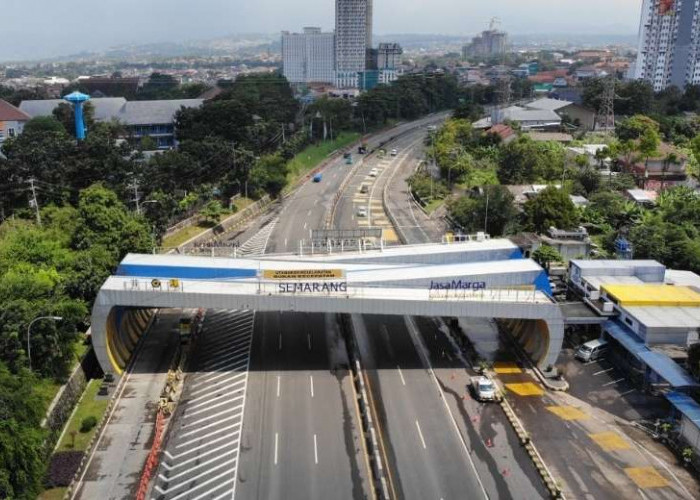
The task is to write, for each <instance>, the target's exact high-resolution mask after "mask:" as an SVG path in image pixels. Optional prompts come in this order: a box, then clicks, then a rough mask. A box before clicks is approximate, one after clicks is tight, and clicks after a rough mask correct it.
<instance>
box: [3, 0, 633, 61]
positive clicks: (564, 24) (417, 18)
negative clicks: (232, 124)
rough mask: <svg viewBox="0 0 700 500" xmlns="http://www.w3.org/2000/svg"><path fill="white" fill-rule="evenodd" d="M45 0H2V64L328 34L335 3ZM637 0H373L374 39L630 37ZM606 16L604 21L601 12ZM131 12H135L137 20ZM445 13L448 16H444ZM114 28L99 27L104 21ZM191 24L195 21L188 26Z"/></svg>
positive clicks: (325, 0) (328, 0)
mask: <svg viewBox="0 0 700 500" xmlns="http://www.w3.org/2000/svg"><path fill="white" fill-rule="evenodd" d="M49 5H50V4H49V3H48V1H47V0H30V1H22V0H7V1H6V2H4V5H3V13H4V21H5V22H4V26H3V32H4V34H5V35H6V37H7V39H9V40H13V42H14V43H12V44H7V45H6V46H4V47H0V60H20V59H33V58H49V57H55V56H62V55H67V54H71V53H77V52H81V51H86V52H94V51H101V50H105V49H108V48H110V47H114V46H118V45H129V44H143V43H162V42H182V41H188V40H199V39H209V38H213V37H221V36H227V35H231V34H235V33H266V34H267V33H269V34H274V33H279V32H280V31H283V30H290V31H298V30H300V29H301V28H302V27H303V26H319V27H322V28H323V30H324V31H330V30H332V29H333V28H334V9H335V1H334V0H300V1H299V2H297V3H296V4H295V5H297V6H298V7H297V8H295V9H293V10H290V9H280V8H279V6H280V2H279V0H260V1H258V2H255V3H250V2H243V1H242V0H233V1H230V0H203V1H202V2H198V3H197V4H196V5H195V4H188V3H185V2H181V1H180V0H172V1H166V0H153V1H151V2H148V3H147V4H144V3H143V2H136V1H135V0H124V1H122V2H120V3H119V4H116V3H114V4H106V5H105V4H100V5H99V8H95V7H94V3H89V2H87V1H86V0H76V1H75V2H73V5H74V8H76V9H78V10H80V11H81V16H80V17H79V18H78V17H74V16H73V15H72V14H71V13H70V12H68V11H65V12H63V11H56V12H51V15H48V14H47V15H44V16H42V15H37V14H36V12H48V11H47V10H46V9H45V7H49ZM640 9H641V0H591V1H589V2H580V3H573V2H572V3H571V4H570V5H567V6H566V7H565V8H563V7H561V3H560V2H555V1H554V0H534V1H533V2H530V3H529V4H528V7H527V8H524V7H523V6H522V3H521V2H517V1H516V0H498V1H496V2H490V3H489V4H488V5H483V4H478V3H476V2H464V1H459V0H434V1H433V2H430V3H429V4H423V3H420V4H406V3H405V2H400V1H399V0H379V1H376V0H375V2H374V26H373V30H374V32H375V33H377V34H391V33H417V34H419V33H429V34H449V35H463V36H465V37H466V36H471V35H474V34H475V33H477V32H479V31H481V30H483V29H484V28H485V27H486V26H487V25H488V22H489V20H490V19H491V17H499V18H500V19H501V21H502V25H503V27H504V29H506V30H507V31H508V32H509V33H512V34H534V33H552V34H556V33H572V34H635V33H636V32H637V28H638V25H639V14H640ZM603 10H605V11H606V16H605V21H604V22H601V21H600V16H599V13H600V12H601V11H603ZM135 13H136V14H135ZM446 14H447V15H446ZM104 19H112V20H114V22H112V23H110V24H109V26H105V25H104V22H103V20H104ZM193 19H195V20H197V22H196V23H193V21H192V20H193Z"/></svg>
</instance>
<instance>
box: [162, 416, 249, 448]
mask: <svg viewBox="0 0 700 500" xmlns="http://www.w3.org/2000/svg"><path fill="white" fill-rule="evenodd" d="M239 417H240V415H231V416H230V417H226V418H222V419H221V420H219V421H218V422H214V423H213V424H209V425H205V426H204V427H200V428H199V429H195V430H193V431H188V432H185V433H184V434H180V436H181V437H186V436H191V435H192V434H197V433H198V432H200V431H203V430H205V429H209V428H210V427H215V426H216V425H217V424H221V423H223V422H228V421H229V420H236V419H237V418H239ZM234 425H240V422H237V423H236V424H234ZM221 431H222V429H219V430H217V431H214V432H213V433H212V434H216V433H217V432H221ZM210 435H211V434H207V436H210ZM204 437H205V436H201V438H204ZM178 446H180V445H177V446H175V448H177V447H178Z"/></svg>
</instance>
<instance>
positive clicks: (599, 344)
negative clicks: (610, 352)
mask: <svg viewBox="0 0 700 500" xmlns="http://www.w3.org/2000/svg"><path fill="white" fill-rule="evenodd" d="M607 348H608V343H607V342H606V341H605V340H601V339H596V340H589V341H588V342H586V343H585V344H581V345H580V346H579V348H578V349H577V350H576V354H575V356H576V357H577V358H578V359H580V360H581V361H583V362H584V363H586V362H588V361H595V360H596V359H598V358H599V357H600V356H601V355H602V354H603V353H604V352H605V351H606V350H607Z"/></svg>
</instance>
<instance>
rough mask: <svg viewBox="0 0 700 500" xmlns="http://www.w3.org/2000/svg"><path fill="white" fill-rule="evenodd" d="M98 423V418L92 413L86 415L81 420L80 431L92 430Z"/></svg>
mask: <svg viewBox="0 0 700 500" xmlns="http://www.w3.org/2000/svg"><path fill="white" fill-rule="evenodd" d="M96 425H97V418H95V417H93V416H92V415H90V416H89V417H85V418H84V419H83V421H82V422H80V432H90V431H91V430H92V428H93V427H95V426H96Z"/></svg>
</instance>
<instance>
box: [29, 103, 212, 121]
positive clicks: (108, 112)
mask: <svg viewBox="0 0 700 500" xmlns="http://www.w3.org/2000/svg"><path fill="white" fill-rule="evenodd" d="M62 102H65V101H64V100H63V99H45V100H27V101H22V103H21V104H20V106H19V109H20V110H21V111H23V112H24V113H26V114H28V115H29V116H31V117H35V116H51V115H52V114H53V110H54V109H55V108H56V107H57V106H58V105H59V104H61V103H62ZM90 102H91V103H92V105H93V106H94V109H95V120H97V121H110V120H118V121H119V122H121V123H123V124H125V125H153V124H171V123H173V120H174V118H175V114H176V113H177V112H178V111H179V110H180V108H181V107H186V108H198V107H200V106H201V105H202V103H203V102H204V99H165V100H159V101H127V100H126V99H124V98H123V97H97V98H94V99H91V100H90Z"/></svg>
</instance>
